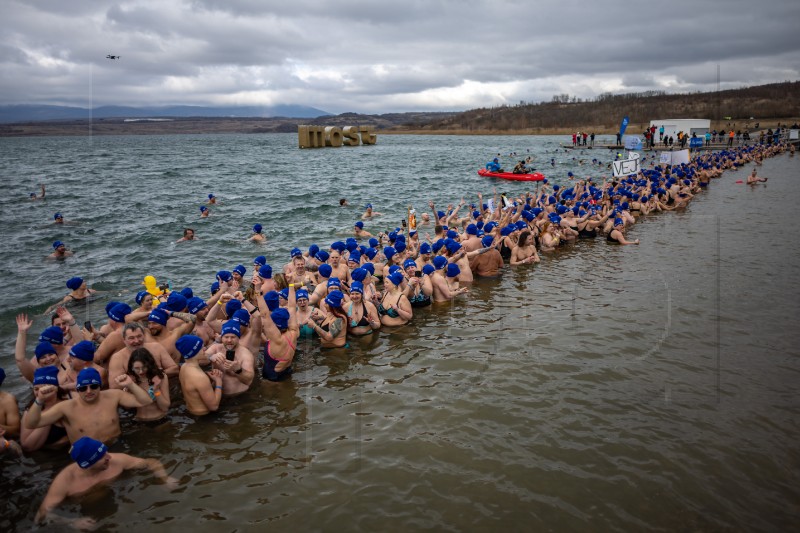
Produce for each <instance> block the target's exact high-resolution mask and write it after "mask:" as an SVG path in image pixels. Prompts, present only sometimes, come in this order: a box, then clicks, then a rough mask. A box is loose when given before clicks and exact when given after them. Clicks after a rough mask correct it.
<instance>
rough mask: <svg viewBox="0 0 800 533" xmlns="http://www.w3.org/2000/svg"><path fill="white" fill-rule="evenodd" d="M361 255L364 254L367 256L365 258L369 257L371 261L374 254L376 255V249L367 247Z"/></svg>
mask: <svg viewBox="0 0 800 533" xmlns="http://www.w3.org/2000/svg"><path fill="white" fill-rule="evenodd" d="M363 255H366V256H367V259H369V260H370V261H372V260H373V259H375V256H376V255H378V250H376V249H375V248H367V249H366V250H365V251H364V254H363Z"/></svg>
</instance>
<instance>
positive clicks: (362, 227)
mask: <svg viewBox="0 0 800 533" xmlns="http://www.w3.org/2000/svg"><path fill="white" fill-rule="evenodd" d="M353 225H354V226H355V227H357V228H358V229H364V223H363V222H361V221H360V220H359V221H357V222H356V223H355V224H353Z"/></svg>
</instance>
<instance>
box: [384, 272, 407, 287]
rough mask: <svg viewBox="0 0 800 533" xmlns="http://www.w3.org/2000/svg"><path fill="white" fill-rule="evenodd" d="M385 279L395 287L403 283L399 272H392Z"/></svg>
mask: <svg viewBox="0 0 800 533" xmlns="http://www.w3.org/2000/svg"><path fill="white" fill-rule="evenodd" d="M386 279H388V280H389V281H391V282H392V283H393V284H394V285H395V286H397V287H399V286H400V284H401V283H403V279H404V278H403V275H402V274H401V273H400V272H392V273H391V274H389V275H388V276H386Z"/></svg>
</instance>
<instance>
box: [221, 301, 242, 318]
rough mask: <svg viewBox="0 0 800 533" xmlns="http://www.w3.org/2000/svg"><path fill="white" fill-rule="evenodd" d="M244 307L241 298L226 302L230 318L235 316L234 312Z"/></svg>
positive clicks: (227, 313) (227, 314) (226, 312)
mask: <svg viewBox="0 0 800 533" xmlns="http://www.w3.org/2000/svg"><path fill="white" fill-rule="evenodd" d="M241 308H242V302H240V301H239V300H230V301H228V303H226V304H225V315H226V316H227V317H228V318H233V313H235V312H236V311H238V310H239V309H241Z"/></svg>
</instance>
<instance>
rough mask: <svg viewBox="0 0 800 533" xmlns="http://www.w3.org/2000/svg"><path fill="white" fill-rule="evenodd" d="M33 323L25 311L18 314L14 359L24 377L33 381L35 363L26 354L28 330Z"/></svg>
mask: <svg viewBox="0 0 800 533" xmlns="http://www.w3.org/2000/svg"><path fill="white" fill-rule="evenodd" d="M32 325H33V321H32V320H28V315H26V314H25V313H22V314H19V315H17V342H16V345H15V347H14V359H15V360H16V363H17V368H18V369H19V373H20V374H22V377H23V378H25V379H27V380H28V381H30V382H31V383H32V382H33V372H34V370H35V368H34V367H33V363H31V361H30V360H29V359H28V358H27V357H26V356H25V347H26V345H27V342H28V339H27V335H28V330H29V329H31V326H32Z"/></svg>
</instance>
